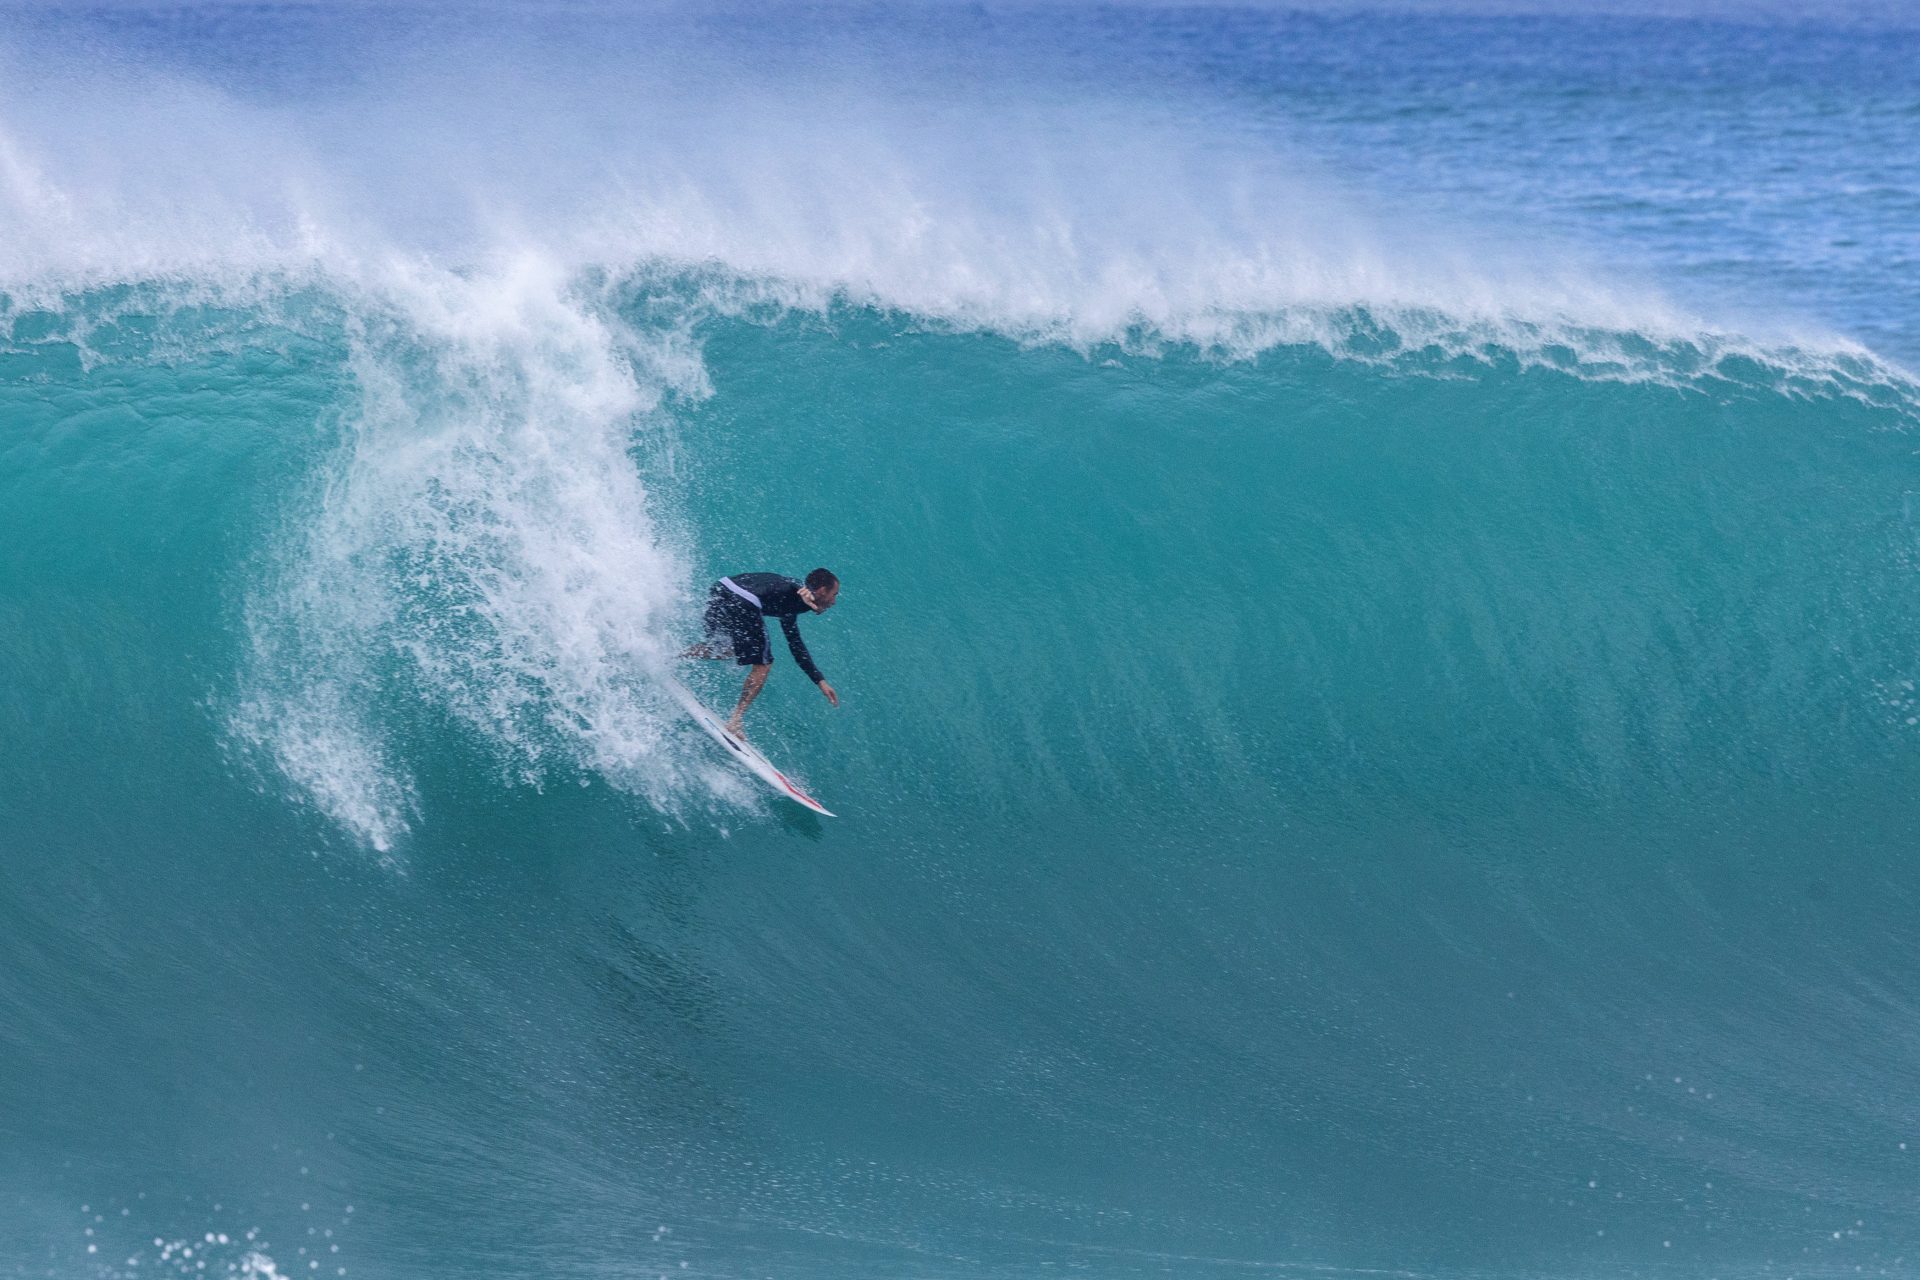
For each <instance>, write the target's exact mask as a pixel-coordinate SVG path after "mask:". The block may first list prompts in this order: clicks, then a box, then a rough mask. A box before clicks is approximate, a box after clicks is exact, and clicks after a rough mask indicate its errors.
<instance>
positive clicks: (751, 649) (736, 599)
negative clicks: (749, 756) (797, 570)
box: [680, 569, 840, 741]
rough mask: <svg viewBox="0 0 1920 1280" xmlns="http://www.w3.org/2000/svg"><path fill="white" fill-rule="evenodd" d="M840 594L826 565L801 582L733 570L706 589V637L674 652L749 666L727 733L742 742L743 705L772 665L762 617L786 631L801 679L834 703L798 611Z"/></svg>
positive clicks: (822, 608) (813, 609)
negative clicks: (804, 635) (803, 635)
mask: <svg viewBox="0 0 1920 1280" xmlns="http://www.w3.org/2000/svg"><path fill="white" fill-rule="evenodd" d="M839 596H840V579H838V578H836V577H834V576H833V574H832V573H831V572H829V571H828V570H826V569H815V570H814V571H813V572H812V573H809V574H808V575H807V579H806V581H805V582H804V583H801V582H795V581H794V580H793V579H792V578H788V577H784V576H782V575H781V574H777V573H736V574H733V575H732V576H731V577H726V578H722V579H720V580H719V581H718V582H716V583H714V584H713V587H712V589H711V590H709V591H708V592H707V610H706V614H705V615H704V617H703V621H704V622H705V624H706V628H707V638H706V639H705V640H702V641H701V642H700V643H699V644H696V645H694V646H693V647H692V648H690V649H688V650H687V651H686V652H685V653H683V654H681V655H680V656H681V657H683V658H732V659H733V660H734V661H735V662H737V663H739V664H740V665H741V666H743V667H752V668H753V670H751V671H749V672H748V673H747V683H746V685H745V686H744V687H743V688H742V689H741V690H740V702H739V704H738V705H737V706H735V707H734V709H733V715H732V716H731V717H730V718H729V719H728V720H727V732H728V733H731V734H732V735H733V736H734V737H736V738H739V739H741V740H742V741H745V739H746V731H745V726H744V721H745V717H746V714H747V708H748V707H749V706H751V705H753V700H754V699H755V698H757V697H759V696H760V689H761V687H762V686H763V685H765V684H766V683H767V673H768V672H770V671H772V670H773V645H772V642H771V641H770V640H769V639H768V637H767V624H766V621H765V620H766V619H767V618H778V619H780V630H781V631H782V632H784V633H785V634H786V637H787V650H788V652H790V653H791V654H793V660H794V662H796V663H798V664H799V667H800V669H801V670H802V671H804V672H806V673H807V678H808V679H809V680H811V681H813V682H814V683H815V684H817V685H819V686H820V692H821V693H823V694H825V695H826V699H827V701H828V702H830V703H832V704H833V705H834V706H836V707H837V706H839V705H840V696H839V695H838V694H836V693H835V692H834V691H833V686H832V685H830V684H828V683H827V678H826V677H825V676H823V675H821V674H820V668H818V667H816V666H814V665H813V655H811V654H809V653H808V652H807V645H806V641H804V640H802V639H801V638H800V625H799V621H798V619H799V616H800V615H801V614H802V613H825V612H826V611H827V610H828V609H831V608H833V602H834V601H835V600H837V599H838V598H839Z"/></svg>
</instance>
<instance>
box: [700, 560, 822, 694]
mask: <svg viewBox="0 0 1920 1280" xmlns="http://www.w3.org/2000/svg"><path fill="white" fill-rule="evenodd" d="M727 576H728V578H729V580H731V581H732V582H733V583H734V585H735V586H738V587H739V588H740V589H741V590H742V591H750V592H752V593H753V594H754V595H756V596H759V597H760V615H761V616H762V617H765V618H778V619H780V631H781V633H782V634H783V635H785V636H786V637H787V651H788V652H789V653H791V654H793V660H794V662H795V663H797V664H799V667H800V669H801V670H802V671H804V672H806V673H807V679H809V680H811V681H813V682H814V683H815V684H819V683H820V682H821V681H822V680H825V679H826V677H825V676H823V675H821V674H820V668H818V667H816V666H814V665H813V655H812V654H810V653H808V652H807V642H806V641H804V640H802V639H801V638H800V624H799V622H798V621H797V619H798V618H799V616H800V615H801V614H803V613H812V612H813V609H812V607H811V606H809V605H808V604H807V602H806V601H805V600H803V599H801V598H800V584H799V583H797V582H795V581H794V580H793V579H792V578H788V577H784V576H782V575H781V574H777V573H734V574H728V575H727ZM718 585H719V588H720V590H722V591H725V590H726V589H727V587H726V583H724V582H723V583H720V584H718ZM729 594H731V593H729ZM734 599H736V600H740V597H738V596H734ZM740 605H741V607H742V608H747V609H751V608H752V607H753V606H752V605H751V604H749V603H748V602H747V601H745V600H740Z"/></svg>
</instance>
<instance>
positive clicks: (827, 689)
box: [820, 680, 840, 707]
mask: <svg viewBox="0 0 1920 1280" xmlns="http://www.w3.org/2000/svg"><path fill="white" fill-rule="evenodd" d="M820 692H822V693H824V694H826V695H827V701H828V702H830V703H832V704H833V705H834V706H836V707H837V706H839V705H840V695H839V694H837V693H835V692H834V691H833V686H832V685H830V684H828V683H827V682H826V681H825V680H822V681H821V682H820Z"/></svg>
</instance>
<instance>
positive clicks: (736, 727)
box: [727, 662, 773, 742]
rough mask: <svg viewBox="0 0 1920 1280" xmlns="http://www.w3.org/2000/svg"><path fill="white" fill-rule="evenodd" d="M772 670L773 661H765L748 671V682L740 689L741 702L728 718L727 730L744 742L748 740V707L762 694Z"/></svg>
mask: <svg viewBox="0 0 1920 1280" xmlns="http://www.w3.org/2000/svg"><path fill="white" fill-rule="evenodd" d="M772 670H773V664H772V663H771V662H763V663H760V664H759V665H757V666H755V667H754V669H753V670H752V671H749V672H748V673H747V683H746V684H745V685H744V686H743V687H742V688H741V690H740V703H739V705H738V706H736V707H734V709H733V715H731V716H730V717H728V719H727V732H728V733H730V734H732V735H733V736H734V737H736V738H738V739H740V740H741V741H742V742H745V741H746V740H747V730H746V723H745V721H746V715H747V708H748V707H750V706H752V705H753V700H754V699H755V698H757V697H759V696H760V690H761V689H763V688H765V687H766V683H767V673H768V672H769V671H772Z"/></svg>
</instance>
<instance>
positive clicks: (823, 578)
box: [807, 569, 840, 591]
mask: <svg viewBox="0 0 1920 1280" xmlns="http://www.w3.org/2000/svg"><path fill="white" fill-rule="evenodd" d="M839 585H840V579H838V578H836V577H834V576H833V570H831V569H815V570H814V571H813V572H812V573H810V574H808V575H807V590H809V591H825V590H826V589H827V588H828V587H837V586H839Z"/></svg>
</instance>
